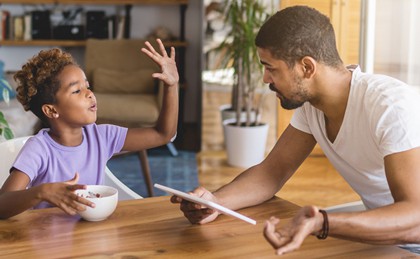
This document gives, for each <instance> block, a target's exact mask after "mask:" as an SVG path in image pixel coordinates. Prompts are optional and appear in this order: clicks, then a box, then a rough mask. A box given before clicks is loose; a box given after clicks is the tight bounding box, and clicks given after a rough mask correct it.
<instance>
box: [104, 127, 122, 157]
mask: <svg viewBox="0 0 420 259" xmlns="http://www.w3.org/2000/svg"><path fill="white" fill-rule="evenodd" d="M98 129H99V131H100V133H101V136H102V137H103V138H104V140H105V143H107V150H108V158H111V157H112V156H113V155H114V154H115V153H118V152H120V151H121V150H122V148H123V146H124V142H125V139H126V137H127V131H128V129H127V128H125V127H120V126H117V125H111V124H101V125H98Z"/></svg>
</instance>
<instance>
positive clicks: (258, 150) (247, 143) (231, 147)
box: [223, 119, 268, 168]
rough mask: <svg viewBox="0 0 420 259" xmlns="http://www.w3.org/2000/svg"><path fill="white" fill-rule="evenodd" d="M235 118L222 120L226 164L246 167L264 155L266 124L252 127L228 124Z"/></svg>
mask: <svg viewBox="0 0 420 259" xmlns="http://www.w3.org/2000/svg"><path fill="white" fill-rule="evenodd" d="M233 122H235V119H227V120H225V121H223V132H224V137H225V144H226V151H227V158H228V164H229V165H231V166H235V167H243V168H248V167H251V166H253V165H256V164H258V163H260V162H261V161H262V160H263V159H264V157H265V147H266V142H267V135H268V124H267V123H266V124H262V125H260V126H252V127H238V126H234V125H230V124H231V123H233Z"/></svg>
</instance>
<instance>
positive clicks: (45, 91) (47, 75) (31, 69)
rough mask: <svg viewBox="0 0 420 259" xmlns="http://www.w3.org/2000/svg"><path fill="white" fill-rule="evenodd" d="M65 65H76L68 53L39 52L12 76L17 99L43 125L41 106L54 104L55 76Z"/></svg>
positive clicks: (44, 119)
mask: <svg viewBox="0 0 420 259" xmlns="http://www.w3.org/2000/svg"><path fill="white" fill-rule="evenodd" d="M67 65H77V63H76V61H75V60H74V59H73V57H72V56H71V55H70V54H69V53H66V52H64V51H62V50H61V49H58V48H53V49H50V50H41V51H40V52H39V53H38V55H36V56H34V57H32V58H31V59H29V60H28V61H27V62H26V64H24V65H23V66H22V69H21V70H19V71H17V72H16V73H15V75H14V76H13V78H14V79H15V81H16V83H17V88H16V92H17V99H18V100H19V102H20V103H21V104H22V105H23V108H24V109H25V111H28V110H31V111H32V112H33V113H34V114H35V115H36V116H37V117H38V118H40V119H41V120H42V121H43V122H44V123H47V120H46V117H45V115H44V113H43V112H42V106H43V105H44V104H54V103H56V98H55V95H56V93H57V91H58V89H59V88H60V82H59V80H58V79H57V76H58V75H59V74H60V72H61V71H62V70H63V69H64V67H65V66H67ZM47 124H48V123H47Z"/></svg>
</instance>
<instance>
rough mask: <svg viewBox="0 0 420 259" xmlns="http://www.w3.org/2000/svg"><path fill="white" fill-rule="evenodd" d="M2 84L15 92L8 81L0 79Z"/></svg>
mask: <svg viewBox="0 0 420 259" xmlns="http://www.w3.org/2000/svg"><path fill="white" fill-rule="evenodd" d="M0 84H1V85H3V86H5V87H6V88H9V90H10V91H13V89H12V86H11V85H10V84H9V82H8V81H7V80H6V79H4V78H0Z"/></svg>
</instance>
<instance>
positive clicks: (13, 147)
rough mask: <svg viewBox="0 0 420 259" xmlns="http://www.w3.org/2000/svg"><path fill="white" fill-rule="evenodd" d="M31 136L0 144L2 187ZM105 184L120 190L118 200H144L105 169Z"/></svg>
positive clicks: (0, 180)
mask: <svg viewBox="0 0 420 259" xmlns="http://www.w3.org/2000/svg"><path fill="white" fill-rule="evenodd" d="M29 137H30V136H27V137H20V138H15V139H11V140H7V141H5V142H2V143H0V157H1V164H0V186H1V185H3V183H4V181H6V179H7V177H8V176H9V169H10V167H11V166H12V164H13V162H14V160H15V158H16V156H17V155H18V153H19V151H20V149H21V148H22V147H23V145H24V144H25V142H26V140H27V139H28V138H29ZM104 184H105V185H108V186H112V187H114V188H116V189H117V190H118V199H119V200H131V199H142V198H143V197H141V196H140V195H138V194H137V193H135V192H134V191H133V190H131V189H130V188H128V187H127V186H126V185H125V184H124V183H123V182H121V181H120V180H118V178H117V177H115V175H114V174H113V173H112V172H111V171H110V170H109V169H108V167H105V180H104Z"/></svg>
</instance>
